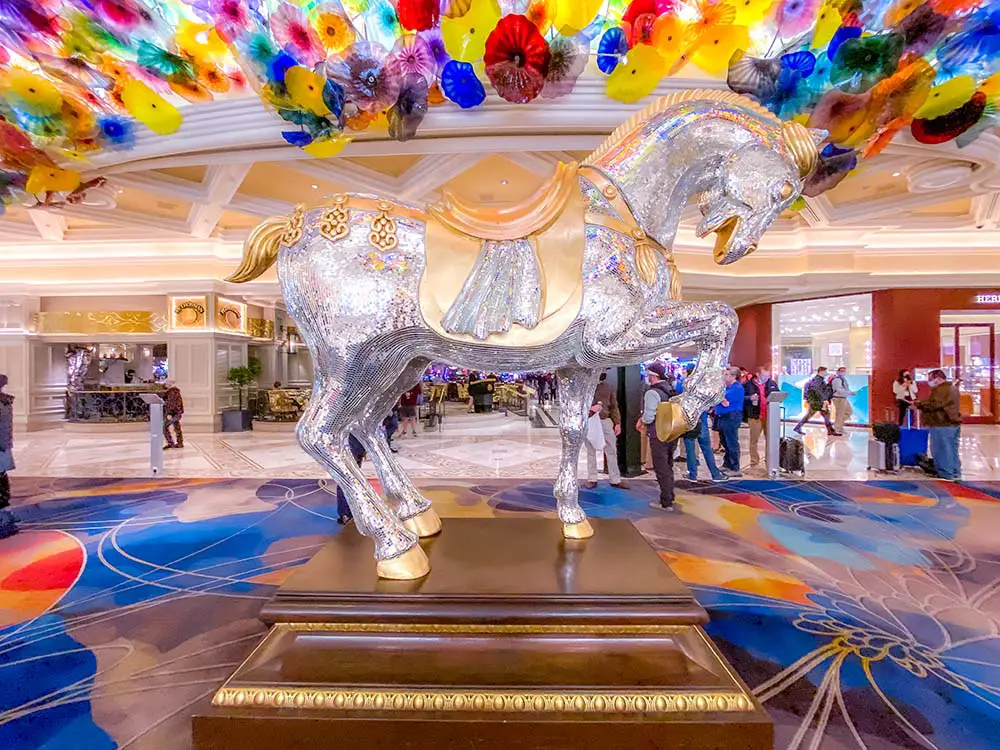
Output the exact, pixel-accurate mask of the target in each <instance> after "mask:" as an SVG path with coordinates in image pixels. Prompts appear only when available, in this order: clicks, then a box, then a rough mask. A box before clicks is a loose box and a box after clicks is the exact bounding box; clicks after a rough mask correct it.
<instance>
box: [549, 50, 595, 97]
mask: <svg viewBox="0 0 1000 750" xmlns="http://www.w3.org/2000/svg"><path fill="white" fill-rule="evenodd" d="M549 53H550V55H551V56H550V58H549V71H548V73H547V74H546V75H545V86H544V87H543V88H542V98H543V99H555V98H556V97H559V96H565V95H566V94H568V93H569V92H570V91H572V90H573V86H575V85H576V80H577V78H579V77H580V74H581V73H583V69H584V68H585V67H586V66H587V60H589V59H590V48H589V45H588V44H587V40H586V39H584V38H583V37H579V36H557V37H556V38H555V39H553V40H552V42H551V43H550V44H549Z"/></svg>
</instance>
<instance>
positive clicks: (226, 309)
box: [215, 297, 247, 333]
mask: <svg viewBox="0 0 1000 750" xmlns="http://www.w3.org/2000/svg"><path fill="white" fill-rule="evenodd" d="M215 327H216V329H218V330H220V331H232V332H233V333H246V330H247V306H246V304H245V303H243V302H236V301H235V300H231V299H226V298H224V297H216V298H215Z"/></svg>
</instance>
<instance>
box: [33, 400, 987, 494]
mask: <svg viewBox="0 0 1000 750" xmlns="http://www.w3.org/2000/svg"><path fill="white" fill-rule="evenodd" d="M868 436H869V432H868V430H864V429H849V430H848V431H847V434H846V435H845V436H844V437H834V438H830V437H827V436H826V434H825V433H824V431H823V430H822V428H820V427H807V428H806V436H805V438H804V442H805V446H806V478H807V479H818V480H831V479H868V478H875V477H876V476H878V475H877V474H876V473H875V472H869V471H868V470H867V463H868V462H867V441H868ZM741 437H742V441H743V447H744V450H743V462H744V464H747V463H748V461H749V458H748V455H747V451H746V444H747V438H748V431H747V430H746V429H745V428H744V429H743V430H741ZM185 441H186V442H185V447H184V448H183V449H182V450H175V451H166V452H165V453H164V474H165V475H166V476H170V477H206V478H209V477H247V478H251V477H275V476H280V477H289V478H292V477H297V478H317V477H323V476H325V472H324V471H323V469H322V468H320V466H319V465H318V464H317V463H316V462H315V461H313V460H312V459H311V458H310V457H309V456H307V455H306V454H305V453H304V452H303V451H302V450H301V448H299V446H298V444H297V443H296V441H295V435H294V433H293V432H292V431H288V432H263V431H257V432H244V433H214V434H195V433H189V434H187V435H186V436H185ZM395 444H396V445H397V446H398V448H399V453H398V457H399V460H400V462H401V463H402V465H403V466H404V467H405V468H406V470H407V471H408V472H409V474H410V476H412V477H414V478H440V477H449V478H472V477H509V478H525V477H532V478H538V479H547V478H553V477H555V475H556V472H557V471H558V468H559V451H560V441H559V433H558V431H557V430H555V429H540V428H533V427H532V426H531V425H530V424H529V423H528V421H527V420H526V419H524V418H523V417H518V416H516V415H514V414H508V415H506V416H505V415H503V414H500V413H494V414H466V413H464V411H460V410H456V412H455V413H449V414H448V416H447V418H446V419H445V421H444V424H443V428H442V429H441V430H440V431H437V430H435V431H433V432H428V431H425V430H423V429H422V427H421V429H420V432H419V436H418V437H413V436H406V437H399V436H397V440H396V443H395ZM148 456H149V453H148V443H147V441H146V439H145V437H144V436H143V435H142V434H140V433H138V432H136V433H117V434H115V433H112V434H107V435H104V434H94V433H79V432H71V431H69V430H66V429H64V428H56V429H51V430H45V431H41V432H31V433H20V434H18V435H17V436H16V441H15V457H16V460H17V473H18V474H20V475H22V476H39V477H46V476H49V477H108V478H112V477H142V476H148V475H149V458H148ZM961 457H962V466H963V476H964V478H965V479H969V480H990V479H1000V427H994V426H981V425H968V426H966V427H964V428H963V430H962V439H961ZM363 468H364V470H365V472H366V473H367V474H368V475H369V476H375V470H374V467H373V466H372V464H371V462H367V461H366V462H365V464H364V467H363ZM580 468H581V474H583V473H584V472H585V462H584V460H583V457H582V456H581V463H580ZM682 469H683V467H681V466H679V467H678V468H677V471H678V476H681V472H682ZM702 471H703V472H704V468H703V469H702ZM744 473H745V474H746V476H748V477H755V476H756V477H763V476H764V472H763V470H759V469H756V470H755V469H749V468H747V469H745V471H744ZM901 476H904V477H905V478H919V477H921V476H923V475H922V473H920V472H918V471H916V470H912V469H907V470H904V472H903V474H902V475H901Z"/></svg>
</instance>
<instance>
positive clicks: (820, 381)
mask: <svg viewBox="0 0 1000 750" xmlns="http://www.w3.org/2000/svg"><path fill="white" fill-rule="evenodd" d="M805 397H806V413H805V415H804V416H803V417H802V419H800V420H799V423H798V424H797V425H795V431H796V432H797V433H799V434H800V435H801V434H802V425H804V424H805V423H806V422H808V421H809V420H810V419H811V418H812V415H813V414H816V413H819V414H821V415H823V421H824V422H825V423H826V432H827V434H828V435H843V434H844V433H842V432H837V430H835V429H833V425H832V424H830V408H829V407H830V399H831V398H833V390H832V389H831V388H830V384H829V383H827V382H826V368H825V367H818V368H816V374H815V375H813V377H812V378H811V379H810V380H809V382H808V383H806V392H805Z"/></svg>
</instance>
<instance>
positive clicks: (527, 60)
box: [483, 15, 551, 103]
mask: <svg viewBox="0 0 1000 750" xmlns="http://www.w3.org/2000/svg"><path fill="white" fill-rule="evenodd" d="M550 59H551V52H550V51H549V45H548V43H547V42H546V41H545V38H544V37H543V36H542V35H541V34H539V33H538V29H537V28H536V27H535V24H533V23H532V22H531V21H529V20H528V19H527V18H526V17H525V16H520V15H513V16H505V17H504V18H502V19H500V23H498V24H497V25H496V28H495V29H493V31H492V32H490V35H489V38H488V39H487V40H486V54H485V55H484V57H483V62H484V63H485V65H486V75H487V76H488V77H489V79H490V83H492V84H493V88H494V89H496V92H497V94H499V95H500V97H501V98H503V99H506V100H507V101H509V102H521V103H523V102H530V101H531V100H532V99H534V98H535V97H537V96H538V95H539V94H540V93H541V91H542V87H543V86H544V85H545V76H546V75H547V74H548V71H549V60H550Z"/></svg>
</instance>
